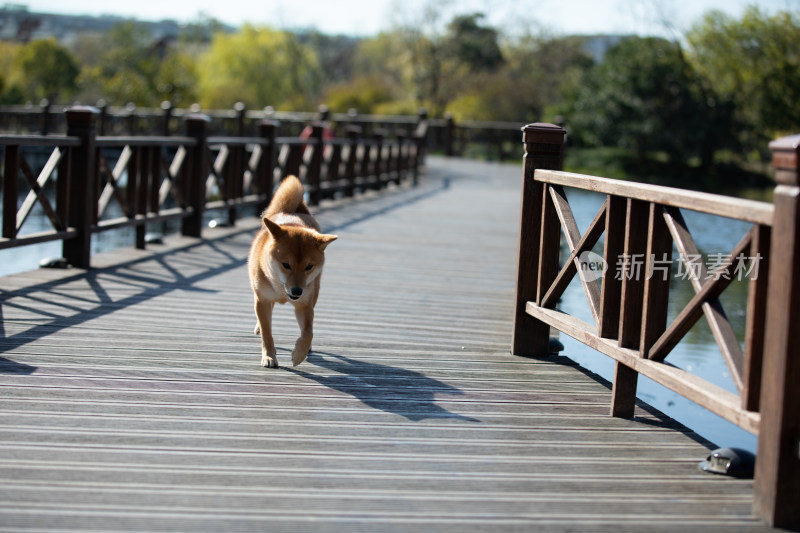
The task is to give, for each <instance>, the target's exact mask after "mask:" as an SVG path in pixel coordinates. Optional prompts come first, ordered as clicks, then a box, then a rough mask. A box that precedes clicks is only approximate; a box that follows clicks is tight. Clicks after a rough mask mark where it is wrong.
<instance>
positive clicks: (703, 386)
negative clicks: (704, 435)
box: [528, 304, 760, 434]
mask: <svg viewBox="0 0 800 533" xmlns="http://www.w3.org/2000/svg"><path fill="white" fill-rule="evenodd" d="M528 312H529V313H530V314H531V315H532V316H535V317H536V318H538V319H539V320H542V321H544V322H547V323H548V324H550V325H551V326H553V327H555V328H558V329H559V330H560V331H562V332H563V333H566V334H567V335H569V336H570V337H573V338H575V339H577V340H579V341H581V342H583V343H584V344H586V345H587V346H590V347H592V348H594V349H595V350H598V351H600V352H602V353H604V354H606V355H608V356H609V357H612V358H613V359H614V360H616V361H619V362H620V363H622V364H624V365H626V366H628V367H630V368H632V369H633V370H635V371H636V372H638V373H640V374H642V375H644V376H647V377H649V378H650V379H652V380H654V381H657V382H658V383H660V384H662V385H664V386H665V387H667V388H669V389H671V390H674V391H675V392H678V393H679V394H681V395H682V396H685V397H686V398H688V399H690V400H691V401H693V402H695V403H697V404H699V405H701V406H703V407H705V408H706V409H708V410H710V411H712V412H714V413H716V414H718V415H719V416H721V417H722V418H724V419H726V420H728V421H729V422H732V423H734V424H736V425H737V426H739V427H741V428H742V429H745V430H747V431H749V432H750V433H753V434H756V433H758V428H759V421H760V415H759V414H758V413H753V412H750V411H744V410H742V409H741V407H739V403H740V402H739V397H738V396H737V395H735V394H733V393H730V392H728V391H726V390H725V389H723V388H721V387H718V386H716V385H713V384H711V383H709V382H707V381H706V380H704V379H702V378H699V377H697V376H694V375H692V374H690V373H689V372H686V371H685V370H682V369H680V368H677V367H673V366H669V365H666V364H664V363H659V362H657V361H653V360H649V359H643V358H641V357H639V352H638V351H637V350H632V349H630V348H621V347H619V346H617V345H616V343H614V342H613V341H611V340H609V339H603V338H602V337H598V336H597V335H595V334H594V333H592V332H591V329H592V328H591V326H590V325H589V324H586V323H585V322H583V321H582V320H579V319H577V318H575V317H572V316H570V315H568V314H566V313H562V312H560V311H556V310H553V309H543V308H541V307H537V306H536V305H534V304H529V305H528Z"/></svg>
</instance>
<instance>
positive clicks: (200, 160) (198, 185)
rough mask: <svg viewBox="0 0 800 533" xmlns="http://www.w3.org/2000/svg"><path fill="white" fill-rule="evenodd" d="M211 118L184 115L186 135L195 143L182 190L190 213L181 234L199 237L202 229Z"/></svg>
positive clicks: (198, 115) (184, 220)
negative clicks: (208, 129) (208, 133)
mask: <svg viewBox="0 0 800 533" xmlns="http://www.w3.org/2000/svg"><path fill="white" fill-rule="evenodd" d="M209 122H211V119H210V118H209V117H208V116H207V115H203V114H199V113H198V114H192V115H189V116H187V117H186V136H187V137H192V138H193V139H195V141H196V144H195V145H194V147H193V148H192V150H191V152H190V155H189V161H188V163H189V165H188V168H187V173H186V174H185V178H186V180H185V181H184V186H183V188H182V191H183V193H184V195H185V198H186V202H187V203H188V205H187V207H190V208H192V214H191V215H189V216H188V217H185V218H184V219H183V223H182V224H181V234H182V235H185V236H187V237H198V238H199V237H200V236H201V235H202V231H203V209H204V207H205V203H206V179H208V146H207V144H208V143H207V140H206V139H207V131H206V127H207V125H208V123H209Z"/></svg>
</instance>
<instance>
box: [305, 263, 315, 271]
mask: <svg viewBox="0 0 800 533" xmlns="http://www.w3.org/2000/svg"><path fill="white" fill-rule="evenodd" d="M312 268H314V265H308V266H307V267H306V272H308V271H309V270H311V269H312Z"/></svg>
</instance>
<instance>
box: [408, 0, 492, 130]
mask: <svg viewBox="0 0 800 533" xmlns="http://www.w3.org/2000/svg"><path fill="white" fill-rule="evenodd" d="M426 15H427V20H426V22H425V24H421V25H416V26H408V27H405V28H403V29H402V30H401V31H402V33H403V36H404V41H405V43H404V46H403V49H404V50H406V51H407V53H408V60H409V63H410V65H411V80H412V85H413V86H414V88H415V91H416V98H417V101H418V103H419V104H420V105H422V106H425V107H427V108H428V110H429V111H430V112H431V114H432V115H433V116H436V115H441V114H442V113H443V112H444V111H445V109H446V108H447V106H448V104H449V103H450V102H452V101H453V100H455V99H456V98H458V97H459V96H460V95H462V94H463V93H464V91H466V90H468V89H469V88H470V87H471V86H472V84H473V81H474V77H475V76H482V75H485V74H486V73H491V72H494V71H496V70H497V69H498V68H499V67H500V66H501V65H502V64H503V62H504V59H503V56H502V53H501V51H500V45H499V33H498V32H497V31H496V30H495V29H493V28H491V27H488V26H482V25H481V24H480V21H481V20H482V19H483V17H484V15H483V14H481V13H476V14H472V15H461V16H456V17H455V18H453V20H452V21H451V22H450V23H449V24H448V25H447V27H446V31H445V32H444V33H439V32H437V31H436V28H437V27H438V19H439V17H440V15H441V14H440V13H439V12H438V11H436V9H435V8H433V7H429V9H428V10H427V11H426Z"/></svg>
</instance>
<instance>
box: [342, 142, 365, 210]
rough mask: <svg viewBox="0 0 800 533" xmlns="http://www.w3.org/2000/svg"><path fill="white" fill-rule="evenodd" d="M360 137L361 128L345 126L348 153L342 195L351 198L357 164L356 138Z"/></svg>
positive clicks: (353, 191) (353, 190) (354, 186)
mask: <svg viewBox="0 0 800 533" xmlns="http://www.w3.org/2000/svg"><path fill="white" fill-rule="evenodd" d="M360 135H361V126H347V140H348V141H349V144H348V147H349V152H348V155H347V161H346V162H345V166H344V179H345V180H346V183H347V184H346V185H345V188H344V195H345V196H347V197H352V196H353V195H354V194H355V189H356V165H357V163H358V138H359V136H360Z"/></svg>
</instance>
